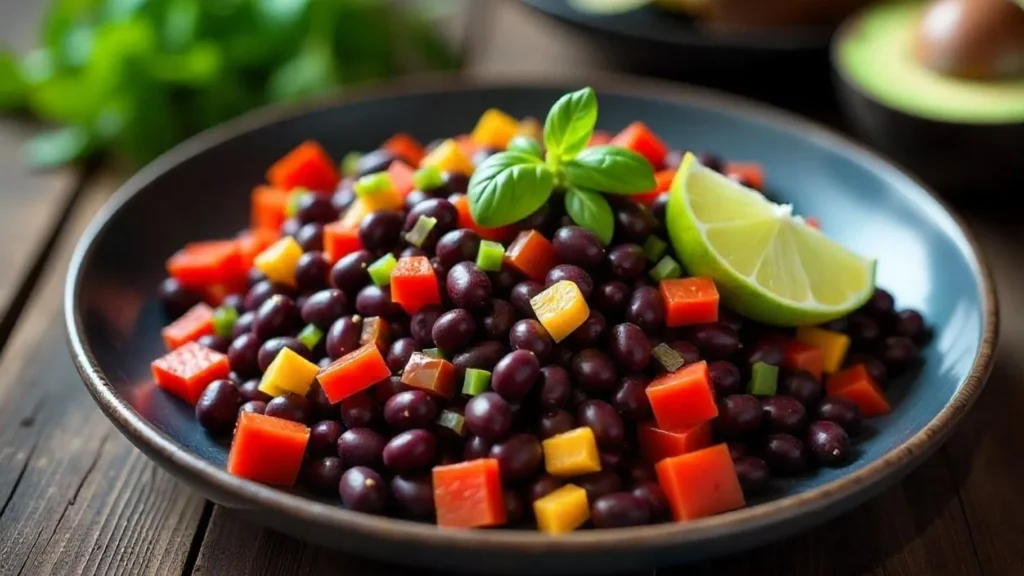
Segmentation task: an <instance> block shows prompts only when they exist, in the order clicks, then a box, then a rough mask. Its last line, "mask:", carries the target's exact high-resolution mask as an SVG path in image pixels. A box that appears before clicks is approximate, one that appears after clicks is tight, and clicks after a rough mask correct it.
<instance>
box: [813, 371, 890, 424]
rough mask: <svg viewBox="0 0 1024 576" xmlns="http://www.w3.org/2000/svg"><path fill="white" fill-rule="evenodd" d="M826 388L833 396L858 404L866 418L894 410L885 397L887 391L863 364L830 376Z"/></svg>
mask: <svg viewBox="0 0 1024 576" xmlns="http://www.w3.org/2000/svg"><path fill="white" fill-rule="evenodd" d="M825 390H826V391H827V392H828V395H829V396H831V397H833V398H845V399H847V400H849V401H850V402H853V403H854V404H856V405H857V407H858V408H860V413H861V415H862V416H863V417H865V418H871V417H873V416H881V415H882V414H888V413H889V412H892V407H891V406H889V401H888V400H886V399H885V393H884V392H882V389H881V388H879V387H878V385H877V384H876V383H875V381H874V380H872V379H871V374H870V373H869V372H868V370H867V368H865V366H864V365H863V364H857V365H855V366H851V367H849V368H847V369H846V370H842V371H840V372H836V373H835V374H832V375H831V376H829V378H828V381H827V382H826V383H825Z"/></svg>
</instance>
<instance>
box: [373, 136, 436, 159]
mask: <svg viewBox="0 0 1024 576" xmlns="http://www.w3.org/2000/svg"><path fill="white" fill-rule="evenodd" d="M381 148H383V149H385V150H387V151H389V152H391V153H392V154H394V155H395V156H398V157H399V158H401V159H402V160H404V161H405V163H406V164H408V165H411V166H419V165H420V160H423V157H424V156H426V155H427V152H426V150H425V149H424V148H423V145H422V144H420V143H419V141H418V140H416V139H415V138H413V137H412V136H410V135H408V134H406V133H405V132H399V133H398V134H395V135H394V136H392V137H391V138H388V139H387V140H385V141H384V144H381Z"/></svg>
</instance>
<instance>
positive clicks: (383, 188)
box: [354, 172, 395, 198]
mask: <svg viewBox="0 0 1024 576" xmlns="http://www.w3.org/2000/svg"><path fill="white" fill-rule="evenodd" d="M354 188H355V191H356V196H359V197H360V198H365V197H367V196H375V195H377V194H381V193H383V192H387V191H388V190H393V189H394V188H395V185H394V183H392V182H391V175H390V174H388V173H387V172H377V173H375V174H367V175H366V176H363V177H362V178H360V179H359V180H356V183H355V185H354Z"/></svg>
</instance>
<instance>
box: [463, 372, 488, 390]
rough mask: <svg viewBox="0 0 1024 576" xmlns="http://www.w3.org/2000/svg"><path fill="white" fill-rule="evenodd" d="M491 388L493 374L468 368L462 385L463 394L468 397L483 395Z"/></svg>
mask: <svg viewBox="0 0 1024 576" xmlns="http://www.w3.org/2000/svg"><path fill="white" fill-rule="evenodd" d="M490 387H491V373H490V372H488V371H487V370H480V369H479V368H466V377H465V379H464V381H463V384H462V393H463V394H465V395H466V396H476V395H477V394H482V393H484V392H486V391H487V390H488V388H490Z"/></svg>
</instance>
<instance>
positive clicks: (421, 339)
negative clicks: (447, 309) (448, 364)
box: [409, 306, 442, 348]
mask: <svg viewBox="0 0 1024 576" xmlns="http://www.w3.org/2000/svg"><path fill="white" fill-rule="evenodd" d="M441 314H442V312H441V308H440V307H438V306H427V307H425V308H421V309H420V310H419V312H416V313H415V314H413V315H412V318H411V319H410V320H409V332H410V334H411V335H412V337H413V338H415V339H416V342H417V343H419V345H420V346H423V347H424V348H431V347H433V346H434V335H433V330H434V323H436V322H437V319H438V318H440V317H441Z"/></svg>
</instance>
